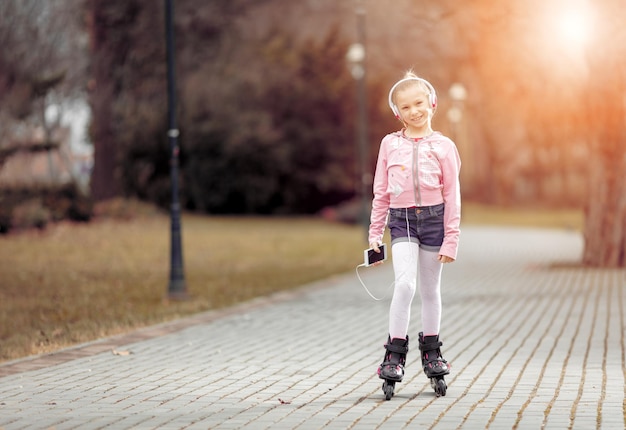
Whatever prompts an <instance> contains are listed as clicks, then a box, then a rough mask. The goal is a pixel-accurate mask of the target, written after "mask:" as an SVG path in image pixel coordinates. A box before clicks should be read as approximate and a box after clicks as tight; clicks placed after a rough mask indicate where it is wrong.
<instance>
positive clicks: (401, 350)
mask: <svg viewBox="0 0 626 430" xmlns="http://www.w3.org/2000/svg"><path fill="white" fill-rule="evenodd" d="M385 349H386V350H387V351H389V352H395V353H398V354H406V353H407V352H409V347H408V346H402V345H394V344H393V343H387V344H385Z"/></svg>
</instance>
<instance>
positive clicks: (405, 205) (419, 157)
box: [369, 72, 461, 399]
mask: <svg viewBox="0 0 626 430" xmlns="http://www.w3.org/2000/svg"><path fill="white" fill-rule="evenodd" d="M389 106H390V107H391V110H392V111H393V113H394V114H395V116H396V118H398V119H399V120H400V121H401V122H402V124H403V126H404V127H403V128H402V130H400V131H398V132H395V133H391V134H388V135H387V136H385V137H384V138H383V140H382V142H381V145H380V151H379V154H378V161H377V164H376V173H375V176H374V199H373V202H372V213H371V218H370V228H369V243H370V247H372V248H374V250H375V251H376V252H379V248H378V247H379V246H380V245H381V244H382V238H383V233H384V229H385V223H386V221H387V222H388V226H389V230H390V233H391V251H392V255H393V268H394V273H395V287H394V293H393V298H392V300H391V306H390V311H389V337H388V340H387V343H386V344H385V349H386V352H385V356H384V358H383V362H382V363H381V364H380V366H379V368H378V374H379V376H380V378H382V379H385V381H386V382H385V384H383V389H384V390H385V393H386V394H388V393H387V390H386V389H385V387H386V384H387V382H390V384H389V385H390V386H391V394H393V386H394V384H395V382H400V381H402V378H403V377H404V364H405V361H406V353H407V352H408V349H409V348H408V346H409V336H408V333H407V332H408V328H409V320H410V315H411V303H412V301H413V296H414V295H415V291H416V280H417V276H418V266H419V291H420V295H421V302H422V315H421V316H422V330H423V331H422V332H420V333H419V339H418V341H419V348H420V350H421V352H422V366H423V368H424V372H425V373H426V376H428V378H431V383H432V385H433V387H434V388H435V391H436V393H437V394H438V395H445V390H446V385H445V382H444V381H443V376H444V375H447V374H448V373H450V371H449V368H448V364H447V362H446V360H444V359H443V357H442V355H441V350H440V347H441V345H442V343H441V342H440V341H439V329H440V322H441V290H440V285H441V271H442V266H443V263H450V262H453V261H454V260H455V259H456V255H457V247H458V242H459V233H460V230H459V223H460V219H461V194H460V185H459V169H460V167H461V160H460V158H459V154H458V152H457V149H456V146H455V145H454V143H453V142H452V141H451V140H450V139H449V138H447V137H445V136H443V135H442V134H441V133H439V132H434V131H433V129H432V127H431V120H432V117H433V115H434V113H435V110H436V108H437V95H436V93H435V89H434V88H433V87H432V85H431V84H430V83H429V82H428V81H426V80H424V79H422V78H419V77H417V76H416V75H415V74H413V73H411V72H408V73H407V74H406V75H405V76H404V78H403V79H401V80H400V81H398V82H396V84H395V85H394V86H393V87H392V88H391V90H390V91H389ZM387 397H388V399H389V398H390V395H388V396H387Z"/></svg>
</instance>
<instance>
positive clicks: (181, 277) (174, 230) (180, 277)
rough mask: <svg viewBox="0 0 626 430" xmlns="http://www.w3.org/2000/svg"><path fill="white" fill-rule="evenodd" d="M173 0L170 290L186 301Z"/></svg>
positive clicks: (169, 41) (168, 34) (168, 22)
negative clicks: (179, 194)
mask: <svg viewBox="0 0 626 430" xmlns="http://www.w3.org/2000/svg"><path fill="white" fill-rule="evenodd" d="M172 17H173V6H172V0H165V41H166V47H167V99H168V103H167V107H168V121H169V126H168V130H167V136H168V138H169V142H170V176H171V183H172V204H171V209H170V220H171V224H170V227H171V244H170V280H169V285H168V289H167V295H168V298H169V299H173V300H183V299H186V298H187V297H188V296H187V286H186V283H185V273H184V269H183V249H182V245H181V227H180V203H179V198H178V156H179V152H180V148H179V146H178V135H179V131H178V127H177V125H176V75H175V70H174V29H173V23H172Z"/></svg>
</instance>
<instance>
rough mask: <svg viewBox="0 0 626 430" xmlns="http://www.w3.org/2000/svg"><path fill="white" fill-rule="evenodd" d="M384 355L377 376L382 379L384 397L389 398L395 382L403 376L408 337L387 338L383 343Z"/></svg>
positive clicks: (400, 380) (399, 380)
mask: <svg viewBox="0 0 626 430" xmlns="http://www.w3.org/2000/svg"><path fill="white" fill-rule="evenodd" d="M385 349H386V350H387V351H386V352H385V356H384V358H383V362H382V363H381V364H380V366H378V377H379V378H381V379H384V380H385V382H383V392H384V393H385V399H387V400H389V399H391V397H392V396H393V392H394V389H395V386H396V382H402V378H403V377H404V364H405V363H406V354H407V352H409V337H408V336H407V337H406V339H398V338H394V339H393V340H392V339H389V338H388V339H387V344H385Z"/></svg>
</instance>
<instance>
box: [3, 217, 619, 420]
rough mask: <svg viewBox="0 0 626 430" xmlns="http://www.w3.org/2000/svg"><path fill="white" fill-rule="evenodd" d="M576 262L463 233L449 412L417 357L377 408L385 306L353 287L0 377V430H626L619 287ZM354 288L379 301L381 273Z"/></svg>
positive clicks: (554, 239) (308, 289)
mask: <svg viewBox="0 0 626 430" xmlns="http://www.w3.org/2000/svg"><path fill="white" fill-rule="evenodd" d="M581 251H582V240H581V238H580V235H579V234H577V233H574V232H568V231H554V230H538V229H510V228H506V229H505V228H489V227H467V228H465V229H464V231H463V236H462V245H461V249H460V252H459V259H458V261H457V262H456V263H454V264H451V265H447V266H446V267H445V269H444V285H443V300H444V315H443V322H442V340H443V342H444V346H443V352H444V356H445V357H446V358H447V359H448V360H449V361H450V362H451V363H452V373H451V375H449V377H447V378H446V379H447V381H448V385H449V387H448V393H447V395H446V396H445V397H440V398H437V397H435V395H434V393H433V391H432V389H431V388H430V384H429V383H428V380H427V379H426V377H425V376H424V375H423V373H422V371H421V369H420V365H419V357H418V356H419V350H418V349H417V346H416V345H413V348H412V350H411V351H410V352H409V356H408V363H407V376H406V377H405V380H404V381H403V382H402V383H401V384H398V385H396V395H395V396H394V398H393V399H391V400H390V401H385V400H384V398H383V393H382V390H381V380H379V379H378V378H377V376H376V375H375V370H376V367H377V365H378V363H379V362H380V360H381V358H382V355H383V352H384V350H383V348H382V344H383V343H384V341H385V338H386V328H387V312H388V306H389V302H388V299H387V300H383V301H380V302H375V301H373V300H372V299H371V298H369V296H367V294H366V293H365V292H364V290H363V289H362V287H361V286H360V284H359V283H358V280H357V279H356V277H355V276H354V273H349V274H346V275H342V276H338V277H335V278H332V279H329V280H325V281H323V282H319V283H315V284H313V285H309V286H305V287H304V288H302V289H300V290H296V291H294V292H290V293H282V294H278V295H276V296H272V297H270V298H264V299H260V300H257V301H254V302H251V303H247V304H244V305H242V306H238V307H235V308H231V309H228V310H224V311H220V312H209V313H206V314H202V315H198V316H196V317H193V318H188V319H184V320H180V321H177V322H175V323H172V324H166V325H162V326H156V327H152V328H149V329H146V330H141V331H138V332H136V333H131V334H129V335H127V336H121V337H116V338H111V339H104V340H102V341H98V342H93V343H90V344H87V345H82V346H79V347H77V348H73V349H70V350H66V351H61V352H59V353H58V354H54V355H52V356H45V357H41V358H35V359H25V360H19V361H16V362H12V363H8V364H5V365H4V366H0V429H2V430H13V429H59V430H61V429H101V428H106V429H187V428H189V429H209V428H210V429H239V428H251V429H265V428H272V429H274V428H280V429H282V428H285V429H296V428H297V429H320V428H332V429H335V428H336V429H375V428H384V429H401V428H411V429H412V428H429V429H431V428H432V429H455V428H459V429H483V428H491V429H510V428H519V429H541V428H545V429H567V428H571V429H594V428H597V429H617V428H625V426H626V419H625V414H624V407H625V405H626V403H625V398H626V397H625V387H626V384H625V375H626V365H625V356H626V354H625V350H626V349H625V345H624V336H623V333H624V327H625V317H624V308H625V306H626V300H625V298H624V288H625V287H626V271H624V270H590V269H582V268H577V267H576V266H575V265H573V264H572V262H575V261H576V260H577V259H578V258H579V256H580V253H581ZM361 273H362V274H363V278H364V280H365V282H366V283H367V284H368V285H369V286H370V288H371V289H372V290H373V292H374V293H375V294H379V295H385V294H386V293H388V292H389V286H390V284H391V282H392V272H391V265H390V264H385V265H384V266H383V267H380V268H370V269H363V271H362V272H361ZM418 331H419V298H418V297H416V300H415V306H414V310H413V319H412V323H411V330H410V333H411V334H412V336H413V337H414V338H416V336H417V332H418ZM112 349H117V350H118V351H128V352H129V353H130V354H129V355H114V354H113V353H112V352H111V350H112ZM1 375H4V376H1Z"/></svg>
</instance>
